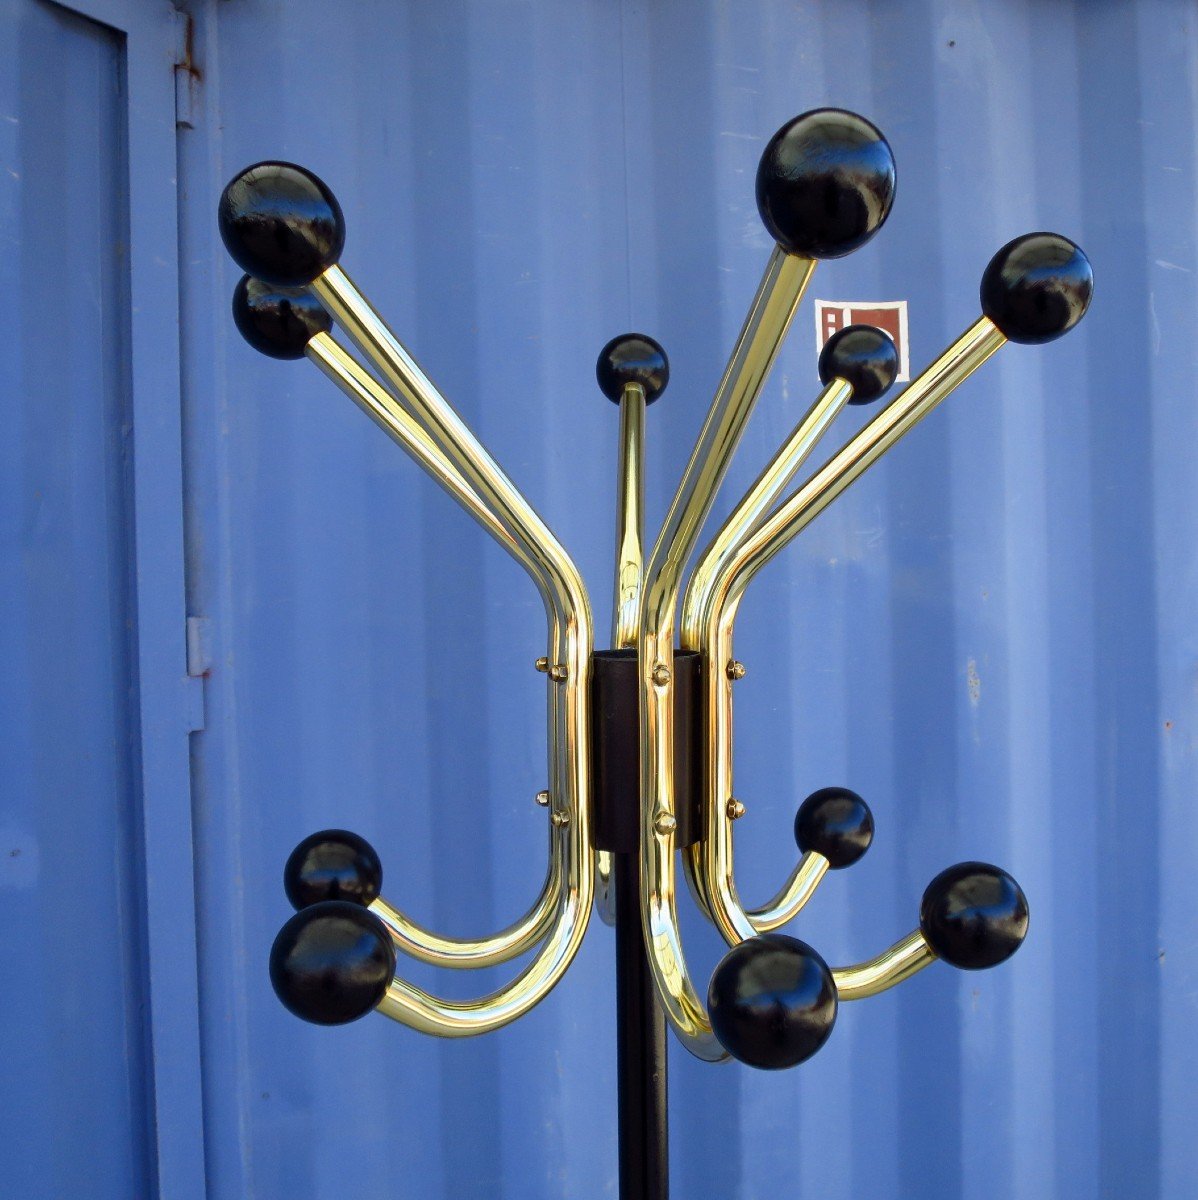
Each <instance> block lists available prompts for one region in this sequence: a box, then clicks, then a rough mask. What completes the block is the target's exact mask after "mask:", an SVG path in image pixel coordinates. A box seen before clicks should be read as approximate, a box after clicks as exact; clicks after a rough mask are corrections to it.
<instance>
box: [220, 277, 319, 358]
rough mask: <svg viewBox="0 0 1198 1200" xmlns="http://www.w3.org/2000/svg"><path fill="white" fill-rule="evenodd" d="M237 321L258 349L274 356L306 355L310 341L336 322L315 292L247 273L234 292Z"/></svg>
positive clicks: (300, 356)
mask: <svg viewBox="0 0 1198 1200" xmlns="http://www.w3.org/2000/svg"><path fill="white" fill-rule="evenodd" d="M233 323H234V324H235V325H236V326H237V329H238V331H239V332H240V333H241V336H242V337H243V338H245V340H246V341H247V342H249V344H250V345H251V346H253V348H254V349H255V350H257V351H259V352H260V353H262V354H269V355H270V357H271V358H303V356H304V349H305V347H306V346H307V345H308V343H309V342H310V341H311V340H312V339H313V338H314V337H315V336H316V335H317V334H318V333H328V331H329V330H330V329H331V328H332V325H333V321H332V318H331V317H330V316H329V314H328V313H327V312H325V310H324V309H323V308H322V307H321V306H320V302H319V301H318V300H317V299H316V297H315V296H313V295H312V293H311V292H309V291H307V290H306V289H304V288H284V287H277V286H276V285H275V284H273V283H263V282H262V280H261V279H254V278H253V276H251V275H243V276H242V277H241V282H240V283H239V284H238V285H237V287H236V289H235V290H234V292H233Z"/></svg>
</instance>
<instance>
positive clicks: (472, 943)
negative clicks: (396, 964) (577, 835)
mask: <svg viewBox="0 0 1198 1200" xmlns="http://www.w3.org/2000/svg"><path fill="white" fill-rule="evenodd" d="M551 836H552V837H554V838H556V837H558V836H559V835H558V833H557V830H556V829H552V832H551ZM560 858H561V852H560V851H559V849H558V848H557V847H553V846H551V847H550V856H549V874H548V877H547V878H546V880H545V886H544V887H543V888H542V889H541V894H540V896H539V897H538V899H537V902H536V904H535V905H533V907H532V908H531V909H529V911H528V912H527V913H526V914H525V915H524V916H523V917H521V918H520V920H518V921H516V922H515V923H514V924H512V925H509V926H508V927H507V928H506V929H505V930H503V931H502V932H501V933H496V934H492V935H491V936H490V937H486V938H451V937H443V936H442V935H441V934H438V933H434V932H433V931H432V930H431V929H426V928H425V927H424V926H422V925H420V924H418V923H417V922H416V921H413V920H412V919H411V917H408V916H406V915H405V914H404V913H402V912H400V910H399V909H397V908H395V907H393V906H392V905H390V904H388V903H387V901H386V900H384V899H383V897H382V896H379V897H378V898H376V899H375V900H374V901H373V902H372V903H371V904H370V906H369V907H370V911H371V912H372V913H374V915H375V916H376V917H378V919H379V920H380V921H382V923H383V924H384V925H385V926H386V927H387V932H388V933H390V934H391V940H392V941H393V942H394V943H395V947H396V949H398V950H401V951H403V953H404V954H407V955H409V956H410V957H411V958H416V959H419V960H420V961H421V962H426V963H432V964H433V966H437V967H460V968H469V967H492V966H495V965H496V964H498V963H505V962H510V961H511V960H512V959H513V958H518V957H519V956H520V955H521V954H524V953H525V952H526V951H528V950H531V949H532V948H533V946H535V945H536V944H537V943H538V942H539V941H541V939H542V938H543V937H545V935H546V934H547V933H548V932H549V930H550V929H551V928H552V927H553V920H554V917H555V916H556V914H557V905H558V898H559V896H560V894H561V877H560V876H559V874H558V869H559V868H558V863H559V860H560Z"/></svg>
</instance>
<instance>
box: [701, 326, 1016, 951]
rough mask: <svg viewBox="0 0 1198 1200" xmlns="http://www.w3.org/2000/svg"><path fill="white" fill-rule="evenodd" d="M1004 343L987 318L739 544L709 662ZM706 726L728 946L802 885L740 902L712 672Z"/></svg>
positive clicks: (709, 614)
mask: <svg viewBox="0 0 1198 1200" xmlns="http://www.w3.org/2000/svg"><path fill="white" fill-rule="evenodd" d="M1005 342H1006V338H1005V337H1004V336H1003V335H1002V333H1001V332H1000V331H999V330H998V328H997V327H996V326H995V325H993V324H992V323H991V322H990V321H989V320H988V319H987V318H985V317H982V318H980V319H979V320H978V321H977V322H976V323H975V324H974V325H973V326H971V327H970V329H969V330H967V331H966V333H964V334H963V335H962V336H961V337H960V338H958V339H957V341H956V342H954V343H953V344H952V345H951V346H950V347H949V348H948V349H947V350H946V351H945V352H944V353H943V354H942V355H941V356H940V357H939V358H938V359H936V361H935V362H933V363H932V364H931V366H929V367H928V368H927V369H926V370H925V371H924V372H923V373H922V374H921V375H919V376H918V377H917V378H916V379H915V380H913V381H912V382H911V383H910V384H909V385H908V386H907V388H906V389H905V390H904V391H903V392H902V393H901V395H899V396H898V397H897V398H896V399H895V400H893V401H892V402H891V403H890V404H889V405H887V407H886V408H884V409H883V410H882V412H881V413H879V414H878V415H877V416H876V417H874V419H873V420H872V421H871V422H870V423H869V424H868V425H866V426H865V428H864V429H862V430H861V431H860V432H859V433H857V434H856V436H855V437H853V438H851V439H850V440H849V442H848V443H847V444H846V445H845V446H844V447H842V448H841V450H839V451H838V452H837V453H836V454H835V455H833V456H832V458H830V459H829V460H828V462H827V463H825V465H824V466H823V467H821V468H820V469H819V470H818V471H816V472H815V474H814V475H812V476H811V478H810V479H808V480H807V482H806V483H804V484H803V485H802V486H801V487H800V488H799V489H798V490H797V491H796V492H794V493H793V495H791V496H790V497H789V498H788V499H787V500H785V501H784V502H783V503H782V504H780V505H779V506H778V508H777V509H776V510H775V511H774V512H772V513H770V514H769V515H768V516H763V517H761V518H760V519H759V520H758V522H757V523H756V524H755V525H754V526H753V527H752V529H751V530H750V531H749V533H748V534H747V535H746V536H745V537H743V538H742V539H741V540H740V541H739V542H738V543H736V545H735V547H734V549H733V551H732V552H731V553H730V554H728V555H727V556H725V557H724V558H723V559H722V561H721V563H720V565H719V568H718V569H717V570H716V571H715V573H714V575H713V576H712V578H711V582H710V584H709V585H708V586H707V588H706V594H705V598H704V601H703V605H702V612H701V614H700V622H699V624H700V629H699V632H698V639H697V645H698V648H700V649H701V650H702V653H703V655H704V660H705V661H707V662H727V661H729V660H730V659H731V657H732V630H733V625H734V623H735V620H736V613H737V609H738V607H739V605H740V600H741V597H742V596H743V595H744V590H745V588H746V587H747V586H748V584H749V582H750V580H752V579H753V578H754V576H755V575H756V573H757V572H758V571H759V570H760V569H761V568H762V567H763V566H764V565H765V564H766V563H768V562H769V561H770V560H771V559H772V558H773V557H774V556H775V555H776V554H777V553H778V552H779V551H780V550H781V549H783V547H785V546H786V545H787V544H788V543H789V542H790V540H791V539H792V538H793V537H794V536H795V535H796V534H797V533H798V532H799V531H800V530H802V529H803V528H805V527H806V526H807V525H808V524H809V523H810V522H811V521H812V520H813V519H814V518H815V517H816V516H817V515H818V514H819V513H821V512H822V511H823V510H824V509H825V508H826V507H827V506H828V505H829V504H830V503H831V502H832V501H833V500H834V499H835V498H836V497H837V496H838V495H840V493H841V492H843V491H844V489H845V488H847V487H848V486H849V484H851V483H852V482H853V481H854V480H856V479H858V478H859V477H860V476H861V475H862V474H864V472H865V471H866V470H867V469H868V468H869V467H870V466H872V465H873V464H874V463H875V462H877V461H878V459H879V458H881V457H882V455H883V454H885V452H886V451H887V450H888V449H889V448H890V447H891V446H893V445H894V444H895V443H896V442H897V441H898V440H899V439H900V438H901V437H902V436H903V435H904V434H905V433H907V432H909V431H910V430H911V429H912V428H913V427H914V426H915V425H916V424H917V423H918V422H919V421H920V420H921V419H922V418H923V417H925V416H926V415H927V414H928V413H929V412H931V411H932V409H934V408H935V407H936V405H938V404H939V403H940V402H941V401H942V400H944V399H945V397H947V396H948V395H949V394H950V393H951V392H952V391H953V389H954V388H956V387H958V386H959V385H960V384H961V383H962V382H964V380H965V379H967V378H968V377H969V376H970V375H971V374H972V373H973V372H974V371H976V370H977V368H978V367H979V366H981V365H982V363H984V362H985V361H986V359H988V358H989V357H990V356H991V355H992V354H994V353H995V351H997V350H998V349H999V348H1000V347H1001V346H1002V345H1003V344H1004V343H1005ZM706 728H707V738H706V751H707V788H706V809H705V811H706V816H707V837H706V839H705V841H704V842H703V845H702V848H701V851H699V852H695V851H692V853H691V855H690V857H689V859H688V862H689V863H690V864H691V865H690V869H692V870H694V869H695V868H696V865H698V864H699V862H700V860H701V870H702V875H703V880H702V884H701V890H702V893H703V894H704V896H705V897H706V899H707V911H708V913H709V915H710V916H711V918H712V920H713V921H714V922H715V924H716V927H717V928H718V929H719V931H720V933H721V934H722V935H723V936H724V938H725V940H726V941H728V942H729V944H732V945H735V944H736V943H737V942H740V941H743V940H744V939H745V938H747V937H752V936H753V934H754V933H756V932H758V931H761V930H763V929H766V928H777V927H778V925H781V924H785V922H786V921H788V920H790V919H791V917H793V916H794V914H795V912H797V911H798V909H797V907H795V905H796V903H797V901H798V898H799V897H798V893H797V892H796V891H795V890H794V889H793V888H789V887H787V888H783V889H782V891H781V892H780V893H779V897H781V898H782V901H783V902H782V905H781V906H780V907H775V906H772V905H767V906H765V907H764V908H763V909H759V910H757V911H756V914H755V915H751V914H750V913H749V912H747V911H746V910H745V909H744V908H743V906H742V905H741V902H740V900H739V897H738V896H737V892H736V884H735V879H734V868H733V846H732V825H731V822H730V821H729V820H728V819H727V815H726V813H725V812H724V805H725V804H726V800H727V797H728V796H729V795H731V792H732V689H731V687H730V685H729V684H728V681H727V680H726V679H721V678H719V677H718V676H717V674H716V673H715V672H709V673H708V683H707V716H706ZM792 880H793V877H792Z"/></svg>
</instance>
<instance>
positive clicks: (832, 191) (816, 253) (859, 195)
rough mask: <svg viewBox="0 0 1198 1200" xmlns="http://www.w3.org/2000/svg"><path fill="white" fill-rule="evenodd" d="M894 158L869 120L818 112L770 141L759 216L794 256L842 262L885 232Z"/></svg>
mask: <svg viewBox="0 0 1198 1200" xmlns="http://www.w3.org/2000/svg"><path fill="white" fill-rule="evenodd" d="M894 186H895V175H894V155H893V154H891V152H890V146H889V144H888V143H887V141H886V139H885V138H884V137H883V136H882V135H881V133H879V132H878V130H877V129H875V128H874V126H873V125H871V124H870V123H869V122H868V121H867V120H866V119H865V118H864V117H859V116H857V114H856V113H851V112H845V111H844V110H843V109H839V108H817V109H815V110H814V111H812V112H808V113H804V114H803V115H802V116H800V117H795V119H794V120H793V121H788V122H787V123H786V124H785V125H783V126H782V128H781V129H779V130H778V132H777V133H775V134H774V136H773V137H772V138H770V141H769V144H768V145H767V146H766V148H765V153H764V154H762V156H761V163H760V164H759V165H758V167H757V209H758V211H759V212H760V213H761V219H762V220H763V221H764V222H765V227H766V229H768V230H769V231H770V235H771V236H772V237H773V238H774V240H775V241H776V242H777V243H778V245H780V246H781V247H782V249H783V250H786V251H789V252H790V253H791V254H803V255H806V256H807V257H809V258H840V257H841V256H842V255H845V254H848V253H850V252H851V251H853V250H856V249H857V248H858V247H859V246H863V245H864V244H865V243H866V242H867V241H869V239H870V238H871V237H873V235H874V234H875V233H876V232H877V231H878V229H879V228H881V225H882V222H883V221H885V220H886V217H887V214H888V213H889V212H890V206H891V205H892V204H893V203H894Z"/></svg>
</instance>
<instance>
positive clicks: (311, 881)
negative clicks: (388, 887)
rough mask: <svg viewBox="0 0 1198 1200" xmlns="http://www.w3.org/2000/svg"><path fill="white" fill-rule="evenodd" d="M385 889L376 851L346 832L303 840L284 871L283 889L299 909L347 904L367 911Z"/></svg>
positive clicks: (330, 832)
mask: <svg viewBox="0 0 1198 1200" xmlns="http://www.w3.org/2000/svg"><path fill="white" fill-rule="evenodd" d="M382 886H383V864H382V863H381V862H380V861H379V856H378V855H377V854H376V853H375V850H374V847H373V846H372V845H371V844H370V843H369V842H368V841H367V840H366V839H365V838H362V837H359V836H358V835H357V834H356V833H350V832H349V830H347V829H322V830H321V831H320V832H319V833H313V834H311V835H310V836H308V837H306V838H304V840H303V841H302V842H300V844H299V845H298V846H296V848H295V849H294V850H292V852H291V854H290V856H289V857H288V859H287V865H286V866H285V867H284V868H283V889H284V891H286V893H287V899H288V900H290V901H291V903H292V904H293V905H294V906H295V907H296V908H307V907H308V906H309V905H310V904H320V903H321V902H322V901H325V900H345V901H348V902H349V903H351V904H360V905H362V907H363V908H365V907H366V906H367V905H368V904H369V903H370V902H371V901H372V900H374V899H375V897H376V896H378V894H379V890H380V889H381V888H382Z"/></svg>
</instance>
